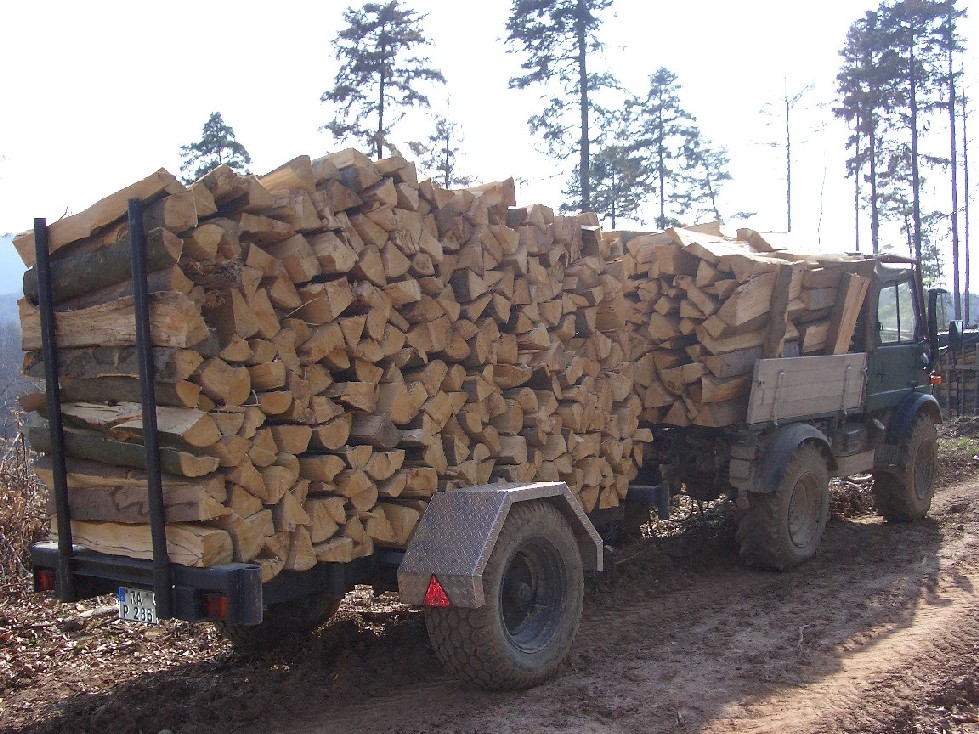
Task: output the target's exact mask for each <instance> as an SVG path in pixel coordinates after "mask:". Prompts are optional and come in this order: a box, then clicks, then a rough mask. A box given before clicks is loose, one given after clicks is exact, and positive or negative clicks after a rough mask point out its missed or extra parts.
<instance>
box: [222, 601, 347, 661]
mask: <svg viewBox="0 0 979 734" xmlns="http://www.w3.org/2000/svg"><path fill="white" fill-rule="evenodd" d="M340 601H341V600H340V599H334V598H333V597H331V596H327V595H326V594H310V595H309V596H306V597H303V598H301V599H296V600H295V601H291V602H283V603H281V604H270V605H269V607H268V608H267V609H266V610H265V612H264V614H263V615H262V621H261V622H260V623H259V624H253V625H243V624H228V623H226V622H216V623H215V625H216V626H217V628H218V631H219V632H220V633H221V635H222V636H223V637H224V638H225V639H227V640H230V641H231V643H232V644H234V646H235V647H236V648H238V649H239V650H242V651H243V652H256V651H260V650H262V649H263V648H269V647H277V646H278V645H280V644H281V643H282V642H284V641H285V640H286V639H288V638H289V637H294V636H296V635H299V634H303V633H305V632H310V631H312V630H314V629H316V628H317V627H319V626H320V625H321V624H323V623H324V622H326V621H327V620H328V619H329V618H330V617H332V616H333V615H334V614H335V613H336V611H337V609H339V608H340Z"/></svg>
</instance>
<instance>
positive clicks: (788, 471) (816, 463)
mask: <svg viewBox="0 0 979 734" xmlns="http://www.w3.org/2000/svg"><path fill="white" fill-rule="evenodd" d="M748 501H749V503H750V507H749V508H748V510H747V511H746V512H745V513H744V514H743V515H742V516H741V519H740V522H739V523H738V533H737V538H738V543H739V544H740V547H741V559H742V560H743V561H744V562H745V563H747V564H748V565H749V566H761V567H764V568H772V569H775V570H777V571H783V570H785V569H787V568H792V567H793V566H797V565H799V564H800V563H802V562H803V561H806V560H808V559H810V558H812V557H813V556H814V555H815V553H816V549H817V548H818V547H819V541H820V540H821V539H822V537H823V530H824V529H825V527H826V521H827V519H829V468H828V467H827V466H826V459H825V457H824V456H823V453H822V451H821V450H820V449H819V447H818V446H816V445H815V444H813V443H804V444H802V445H801V446H799V447H798V448H797V449H796V450H795V453H794V454H792V458H791V459H790V460H789V463H788V464H787V465H786V467H785V472H784V473H783V475H782V481H781V482H780V483H779V485H778V487H776V489H775V491H774V492H771V493H759V492H751V493H749V495H748Z"/></svg>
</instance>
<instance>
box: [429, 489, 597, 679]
mask: <svg viewBox="0 0 979 734" xmlns="http://www.w3.org/2000/svg"><path fill="white" fill-rule="evenodd" d="M583 577H584V573H583V569H582V562H581V552H580V550H579V548H578V543H577V541H576V540H575V537H574V533H573V532H572V530H571V527H570V526H569V525H568V522H567V520H565V519H564V517H563V516H562V515H561V512H560V510H558V509H557V508H556V507H555V506H554V505H553V504H551V503H550V502H547V501H543V500H535V501H531V502H524V503H519V504H517V505H515V506H514V507H513V508H511V510H510V512H509V515H508V516H507V519H506V522H505V523H504V525H503V528H502V530H501V531H500V535H499V538H498V539H497V541H496V546H495V547H494V548H493V551H492V553H491V554H490V557H489V561H488V562H487V564H486V568H485V570H484V571H483V589H484V591H485V596H486V603H485V604H484V605H483V606H481V607H479V608H477V609H465V608H462V607H426V609H425V612H426V614H425V624H426V626H427V627H428V634H429V638H430V639H431V641H432V647H433V648H434V649H435V652H436V654H437V655H438V656H439V658H440V659H441V660H442V662H443V663H444V664H445V665H446V667H448V668H449V669H450V670H452V672H454V673H455V674H456V675H458V676H459V677H461V678H463V679H465V680H466V681H468V682H469V683H471V684H473V685H476V686H478V687H480V688H485V689H488V690H507V689H519V688H529V687H531V686H534V685H537V684H538V683H541V682H542V681H544V680H546V679H547V678H549V677H550V676H552V675H553V674H554V673H555V672H556V671H557V669H558V667H559V666H560V664H561V662H562V660H564V657H565V655H567V653H568V650H569V649H570V648H571V643H572V642H573V641H574V636H575V633H576V632H577V630H578V623H579V621H580V620H581V607H582V600H583V598H584V586H583Z"/></svg>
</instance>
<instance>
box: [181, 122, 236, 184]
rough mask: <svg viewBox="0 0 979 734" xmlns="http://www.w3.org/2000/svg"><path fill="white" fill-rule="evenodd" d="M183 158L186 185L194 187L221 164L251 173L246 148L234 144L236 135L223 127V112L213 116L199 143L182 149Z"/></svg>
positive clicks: (206, 124)
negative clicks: (193, 184)
mask: <svg viewBox="0 0 979 734" xmlns="http://www.w3.org/2000/svg"><path fill="white" fill-rule="evenodd" d="M180 157H181V158H183V159H184V162H183V163H182V164H181V166H180V172H181V173H183V174H184V177H183V181H184V183H186V184H192V183H193V182H194V181H196V180H197V179H199V178H200V177H201V176H203V175H204V174H206V173H208V172H210V171H212V170H214V169H215V168H217V167H218V166H220V165H222V164H224V165H227V166H228V167H230V168H231V169H232V170H233V171H237V172H238V173H248V168H247V166H248V164H249V163H251V162H252V159H251V156H249V155H248V151H247V150H245V146H244V145H242V144H241V143H239V142H238V141H237V140H235V131H234V130H233V129H232V128H231V126H230V125H225V124H224V120H223V119H221V113H220V112H212V113H211V116H210V117H209V118H208V120H207V122H205V123H204V128H203V130H202V134H201V139H200V140H198V141H197V142H196V143H190V144H189V145H183V146H181V148H180Z"/></svg>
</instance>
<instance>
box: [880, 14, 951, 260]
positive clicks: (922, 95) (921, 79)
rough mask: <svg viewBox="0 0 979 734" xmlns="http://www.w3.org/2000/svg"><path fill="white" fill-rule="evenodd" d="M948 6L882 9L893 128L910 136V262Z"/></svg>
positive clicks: (919, 227) (917, 253)
mask: <svg viewBox="0 0 979 734" xmlns="http://www.w3.org/2000/svg"><path fill="white" fill-rule="evenodd" d="M947 4H948V3H947V2H944V0H942V1H940V2H936V1H935V0H899V1H898V2H896V3H894V4H893V5H884V6H882V26H883V29H884V31H885V33H886V34H887V40H888V46H889V47H890V48H891V49H892V50H893V52H894V53H895V54H896V57H897V58H896V62H895V70H896V75H895V77H894V78H893V80H892V83H893V89H894V92H895V95H894V102H896V103H897V104H896V105H895V110H896V111H897V116H896V120H895V122H896V124H897V125H899V126H900V128H901V129H903V131H905V132H906V133H907V136H908V142H909V157H908V167H909V170H910V182H909V183H910V199H911V222H910V226H911V239H912V244H913V251H914V257H915V258H917V259H919V260H920V259H921V257H922V246H923V237H924V233H923V221H922V214H921V192H922V189H923V187H922V179H923V171H922V163H923V160H922V156H921V155H920V152H919V149H920V138H921V133H922V131H924V130H925V129H926V119H927V115H928V114H929V113H930V112H931V111H933V110H934V109H936V107H937V106H939V105H940V101H939V96H938V92H939V90H940V89H942V87H943V84H942V81H941V80H942V78H943V63H942V62H943V61H944V56H943V53H942V48H943V43H944V39H943V37H942V36H943V34H942V27H941V26H942V20H943V18H944V15H945V11H946V6H947Z"/></svg>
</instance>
